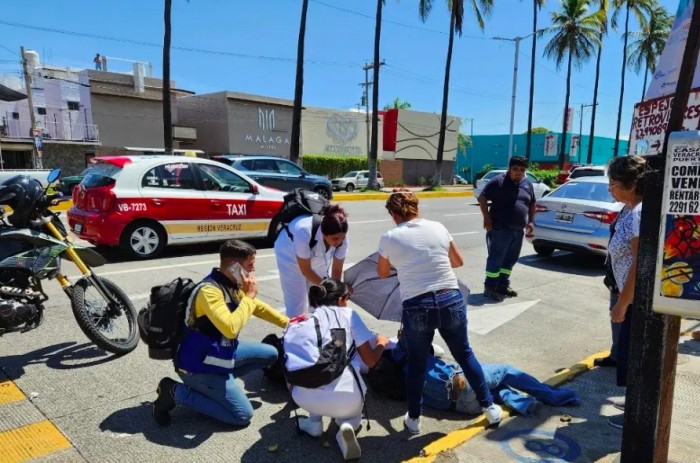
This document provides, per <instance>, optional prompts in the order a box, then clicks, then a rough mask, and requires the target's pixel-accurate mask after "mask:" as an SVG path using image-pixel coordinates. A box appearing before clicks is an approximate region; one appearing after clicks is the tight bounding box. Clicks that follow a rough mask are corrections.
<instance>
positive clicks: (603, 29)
mask: <svg viewBox="0 0 700 463" xmlns="http://www.w3.org/2000/svg"><path fill="white" fill-rule="evenodd" d="M598 9H599V11H601V13H600V14H601V18H600V19H601V23H600V34H598V39H600V44H599V45H598V56H597V57H596V60H595V82H594V84H593V105H592V106H591V135H590V136H589V137H588V157H587V160H586V162H587V164H592V163H593V143H594V142H595V116H596V113H597V111H598V85H599V83H600V61H601V58H602V57H603V37H604V36H605V34H607V33H608V0H600V3H599V6H598Z"/></svg>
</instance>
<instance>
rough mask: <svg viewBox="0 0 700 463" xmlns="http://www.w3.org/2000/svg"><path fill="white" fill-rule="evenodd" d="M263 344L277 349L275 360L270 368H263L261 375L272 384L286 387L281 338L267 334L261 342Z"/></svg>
mask: <svg viewBox="0 0 700 463" xmlns="http://www.w3.org/2000/svg"><path fill="white" fill-rule="evenodd" d="M261 342H262V343H263V344H269V345H271V346H272V347H274V348H275V349H277V360H275V363H273V364H272V365H270V366H267V367H265V368H263V375H265V377H266V378H267V379H268V380H270V381H271V382H273V383H276V384H281V385H286V384H287V381H286V380H285V379H284V344H283V343H282V338H280V337H279V336H277V335H276V334H273V333H271V334H268V335H267V336H265V337H264V338H263V339H262V341H261Z"/></svg>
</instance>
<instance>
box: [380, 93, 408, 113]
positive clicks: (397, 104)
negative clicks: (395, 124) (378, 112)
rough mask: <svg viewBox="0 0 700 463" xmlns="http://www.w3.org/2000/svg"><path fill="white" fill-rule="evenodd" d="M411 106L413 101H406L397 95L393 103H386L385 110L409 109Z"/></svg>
mask: <svg viewBox="0 0 700 463" xmlns="http://www.w3.org/2000/svg"><path fill="white" fill-rule="evenodd" d="M410 107H411V103H410V102H409V101H404V100H402V99H401V98H399V97H398V96H397V97H396V98H394V101H392V102H391V104H387V105H384V111H386V110H388V109H409V108H410Z"/></svg>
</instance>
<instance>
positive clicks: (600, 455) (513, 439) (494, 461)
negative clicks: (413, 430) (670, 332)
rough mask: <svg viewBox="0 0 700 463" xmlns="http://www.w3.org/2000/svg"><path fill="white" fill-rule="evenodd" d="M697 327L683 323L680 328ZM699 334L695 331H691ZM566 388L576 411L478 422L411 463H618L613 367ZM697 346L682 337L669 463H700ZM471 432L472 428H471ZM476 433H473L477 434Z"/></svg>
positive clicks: (564, 409) (699, 346) (549, 409)
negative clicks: (575, 396)
mask: <svg viewBox="0 0 700 463" xmlns="http://www.w3.org/2000/svg"><path fill="white" fill-rule="evenodd" d="M697 325H698V322H697V321H694V322H685V323H684V328H685V329H686V330H688V329H690V328H691V327H692V326H697ZM695 329H697V328H695ZM566 387H570V388H572V389H575V390H576V391H578V392H579V394H580V395H581V402H582V405H581V406H580V407H575V408H572V407H561V408H555V407H547V406H545V407H543V408H542V410H540V412H539V413H538V414H537V415H536V416H534V417H530V418H525V417H522V416H514V417H511V418H508V419H506V420H504V422H503V423H501V425H500V427H499V428H498V429H495V430H488V431H484V432H478V431H479V430H483V424H484V422H483V421H481V420H477V421H476V422H475V423H472V425H471V426H470V427H471V428H472V431H471V432H470V429H469V428H470V427H468V428H465V429H463V430H460V431H455V432H453V433H451V434H449V435H447V436H445V437H443V438H441V439H439V440H438V441H436V442H433V443H432V444H430V445H428V446H427V447H425V448H424V450H423V454H422V456H420V457H417V458H414V459H411V460H409V461H410V462H411V463H419V462H420V463H427V462H441V463H446V462H450V463H452V462H461V463H484V462H488V463H501V462H503V463H506V462H508V463H511V462H523V463H530V462H548V463H550V462H552V463H553V462H577V463H593V462H606V463H607V462H610V463H612V462H615V461H618V460H617V459H618V458H619V451H620V445H621V441H622V430H620V429H616V428H614V427H612V426H610V425H609V424H608V422H607V418H608V417H609V416H612V415H617V414H619V413H621V412H620V411H619V410H617V409H616V408H615V407H613V400H614V399H617V398H622V397H623V396H624V389H623V388H619V387H617V386H616V385H615V369H614V368H594V369H592V370H590V371H588V372H586V373H583V374H582V375H580V376H577V377H576V378H574V379H573V380H572V381H571V382H569V383H568V384H566ZM699 405H700V342H698V341H694V340H692V339H691V338H690V336H689V333H684V335H683V336H682V337H681V341H680V346H679V356H678V367H677V373H676V387H675V394H674V405H673V421H672V429H671V447H670V452H669V462H673V463H695V462H697V461H699V460H700V444H699V443H698V436H700V423H699V422H698V419H697V414H698V412H699V411H700V406H699ZM474 428H475V429H474ZM475 431H476V432H475Z"/></svg>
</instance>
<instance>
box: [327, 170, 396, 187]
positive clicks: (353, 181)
mask: <svg viewBox="0 0 700 463" xmlns="http://www.w3.org/2000/svg"><path fill="white" fill-rule="evenodd" d="M368 183H369V171H368V170H353V171H352V172H348V173H347V174H345V175H343V176H342V177H339V178H334V179H333V180H331V184H332V185H333V191H339V190H345V191H347V192H350V191H355V190H356V189H357V188H365V187H367V184H368ZM377 183H379V188H384V179H383V178H382V174H380V173H379V172H377Z"/></svg>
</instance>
